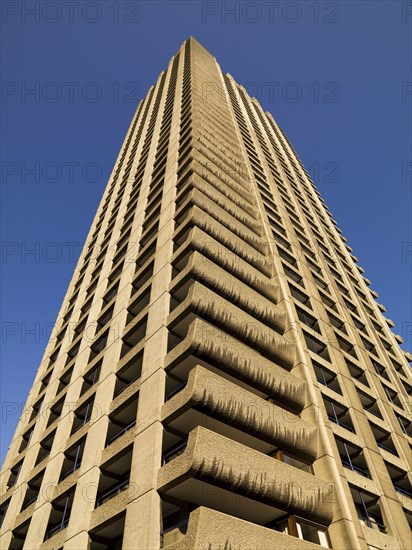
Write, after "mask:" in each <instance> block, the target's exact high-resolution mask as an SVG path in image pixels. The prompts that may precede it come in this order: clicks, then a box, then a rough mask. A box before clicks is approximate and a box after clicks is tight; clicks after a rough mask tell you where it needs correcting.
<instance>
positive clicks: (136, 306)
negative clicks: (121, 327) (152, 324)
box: [126, 284, 152, 325]
mask: <svg viewBox="0 0 412 550" xmlns="http://www.w3.org/2000/svg"><path fill="white" fill-rule="evenodd" d="M151 290H152V285H151V284H149V285H147V286H146V285H145V287H144V288H140V289H139V291H138V292H136V294H134V295H133V300H132V301H131V303H130V305H129V307H128V308H127V319H126V325H128V324H129V323H130V322H131V321H132V320H133V319H135V318H136V317H137V316H138V315H139V314H140V313H141V312H142V311H143V310H144V309H145V307H147V306H148V305H149V303H150V292H151Z"/></svg>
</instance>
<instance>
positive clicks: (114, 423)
mask: <svg viewBox="0 0 412 550" xmlns="http://www.w3.org/2000/svg"><path fill="white" fill-rule="evenodd" d="M138 402H139V394H138V393H137V394H134V395H132V397H131V398H129V399H128V400H127V401H126V402H125V403H122V404H121V405H120V406H119V407H118V408H117V409H115V410H114V411H113V412H112V413H110V415H109V426H108V428H107V435H106V447H108V446H109V445H111V444H112V443H113V441H116V439H119V437H121V436H122V435H123V434H125V433H126V432H128V431H129V430H131V429H132V428H133V427H134V426H135V425H136V416H137V406H138Z"/></svg>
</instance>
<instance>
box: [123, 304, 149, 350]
mask: <svg viewBox="0 0 412 550" xmlns="http://www.w3.org/2000/svg"><path fill="white" fill-rule="evenodd" d="M146 328H147V314H146V315H145V316H144V317H143V318H142V319H140V321H138V322H137V323H136V324H134V325H133V327H131V328H129V330H128V331H127V333H126V334H125V335H124V336H123V338H122V341H123V346H122V350H121V353H120V358H123V357H124V356H125V355H126V353H128V352H129V351H130V350H131V349H132V348H134V347H135V346H137V344H138V343H139V342H141V341H142V340H143V339H144V337H145V336H146Z"/></svg>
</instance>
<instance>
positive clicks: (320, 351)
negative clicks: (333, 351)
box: [303, 331, 330, 361]
mask: <svg viewBox="0 0 412 550" xmlns="http://www.w3.org/2000/svg"><path fill="white" fill-rule="evenodd" d="M303 335H304V337H305V342H306V345H307V347H308V349H309V351H312V352H313V353H315V354H316V355H319V357H321V358H322V359H325V361H330V357H329V352H328V349H327V345H326V344H324V343H323V342H321V341H320V340H318V339H317V338H314V337H313V336H311V335H310V334H308V333H307V332H305V331H303Z"/></svg>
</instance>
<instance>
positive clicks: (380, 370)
mask: <svg viewBox="0 0 412 550" xmlns="http://www.w3.org/2000/svg"><path fill="white" fill-rule="evenodd" d="M371 363H372V365H373V368H374V369H375V372H376V374H379V376H382V378H385V380H387V381H388V382H390V378H389V375H388V372H387V370H386V368H385V367H384V366H383V365H381V364H380V363H378V362H377V361H375V360H374V359H371Z"/></svg>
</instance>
